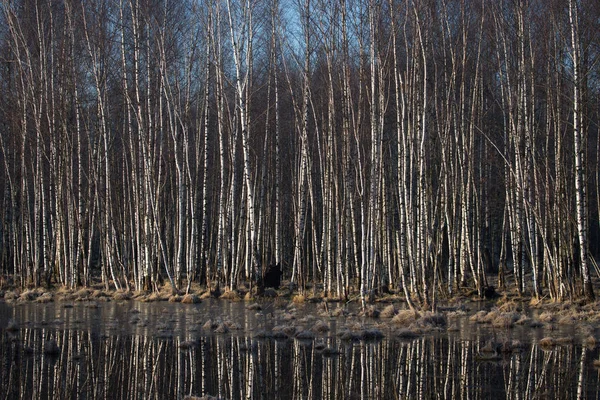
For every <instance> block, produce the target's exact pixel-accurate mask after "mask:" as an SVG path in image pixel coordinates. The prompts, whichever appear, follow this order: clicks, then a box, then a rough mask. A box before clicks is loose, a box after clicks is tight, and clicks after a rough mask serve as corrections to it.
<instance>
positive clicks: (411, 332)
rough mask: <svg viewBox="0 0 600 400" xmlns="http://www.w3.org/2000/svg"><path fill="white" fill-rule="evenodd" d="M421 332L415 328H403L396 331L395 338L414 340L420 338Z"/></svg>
mask: <svg viewBox="0 0 600 400" xmlns="http://www.w3.org/2000/svg"><path fill="white" fill-rule="evenodd" d="M420 333H421V332H420V330H419V329H416V328H414V327H409V328H402V329H400V330H398V331H396V333H395V336H396V337H397V338H398V339H401V340H413V339H416V338H418V337H419V336H420Z"/></svg>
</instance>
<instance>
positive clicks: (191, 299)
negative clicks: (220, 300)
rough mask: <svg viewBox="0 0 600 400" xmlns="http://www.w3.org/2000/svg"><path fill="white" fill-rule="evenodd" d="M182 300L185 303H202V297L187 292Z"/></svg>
mask: <svg viewBox="0 0 600 400" xmlns="http://www.w3.org/2000/svg"><path fill="white" fill-rule="evenodd" d="M181 302H182V303H183V304H196V303H200V298H199V297H198V296H197V295H195V294H186V295H185V296H183V298H182V299H181Z"/></svg>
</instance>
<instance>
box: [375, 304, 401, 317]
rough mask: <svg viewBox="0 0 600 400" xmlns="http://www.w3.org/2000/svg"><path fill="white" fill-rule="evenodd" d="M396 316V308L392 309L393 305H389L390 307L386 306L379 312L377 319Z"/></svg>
mask: <svg viewBox="0 0 600 400" xmlns="http://www.w3.org/2000/svg"><path fill="white" fill-rule="evenodd" d="M396 314H398V310H396V307H394V305H393V304H390V305H388V306H386V307H385V308H384V309H383V310H381V313H380V314H379V317H381V318H393V317H394V316H395V315H396Z"/></svg>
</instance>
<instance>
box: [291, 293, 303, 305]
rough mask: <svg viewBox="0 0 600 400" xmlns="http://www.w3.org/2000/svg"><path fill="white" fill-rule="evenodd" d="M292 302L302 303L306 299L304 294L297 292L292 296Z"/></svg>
mask: <svg viewBox="0 0 600 400" xmlns="http://www.w3.org/2000/svg"><path fill="white" fill-rule="evenodd" d="M292 301H293V302H294V303H304V302H305V301H306V296H304V295H303V294H297V295H295V296H294V297H293V298H292Z"/></svg>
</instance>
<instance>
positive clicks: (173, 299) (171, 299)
mask: <svg viewBox="0 0 600 400" xmlns="http://www.w3.org/2000/svg"><path fill="white" fill-rule="evenodd" d="M181 299H182V297H181V296H180V295H178V294H174V295H172V296H170V297H169V303H181Z"/></svg>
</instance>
